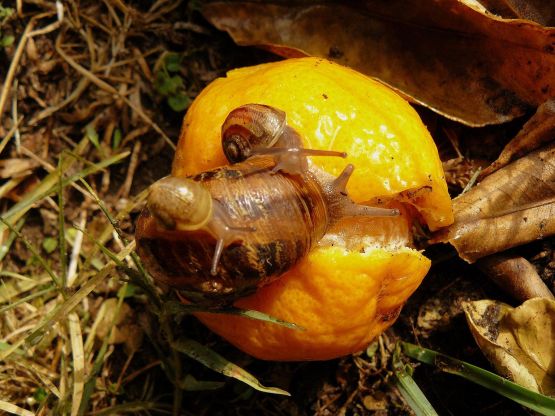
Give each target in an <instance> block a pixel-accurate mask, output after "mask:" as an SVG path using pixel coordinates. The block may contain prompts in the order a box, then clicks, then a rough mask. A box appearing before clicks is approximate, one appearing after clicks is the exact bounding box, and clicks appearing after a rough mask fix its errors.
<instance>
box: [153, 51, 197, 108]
mask: <svg viewBox="0 0 555 416" xmlns="http://www.w3.org/2000/svg"><path fill="white" fill-rule="evenodd" d="M182 62H183V55H182V54H178V53H174V52H170V53H167V54H165V55H164V56H163V58H162V63H161V65H160V66H159V69H158V71H157V72H156V79H155V81H154V88H156V91H157V92H158V94H160V95H161V96H163V97H165V98H166V102H167V103H168V105H169V106H170V108H171V109H172V110H173V111H176V112H180V111H183V110H185V109H186V108H187V107H188V106H189V104H190V102H191V99H190V98H189V96H188V95H187V92H186V91H185V85H184V82H183V78H182V77H181V76H180V75H179V70H180V68H181V64H182Z"/></svg>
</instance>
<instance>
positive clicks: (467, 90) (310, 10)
mask: <svg viewBox="0 0 555 416" xmlns="http://www.w3.org/2000/svg"><path fill="white" fill-rule="evenodd" d="M202 12H203V14H204V16H205V17H206V18H207V19H208V20H209V21H210V22H211V23H212V24H214V25H215V26H216V27H217V28H219V29H221V30H225V31H227V32H229V33H230V35H231V36H232V37H233V39H234V40H235V42H237V43H238V44H240V45H257V46H262V47H265V48H266V49H269V50H271V51H273V52H275V53H277V54H279V55H282V56H286V57H291V56H303V55H308V54H310V55H314V56H321V57H325V58H329V59H332V60H334V61H337V62H339V63H342V64H345V65H348V66H350V67H352V68H355V69H357V70H358V71H360V72H363V73H365V74H368V75H370V76H372V77H376V78H378V79H379V80H381V81H382V82H384V83H386V84H388V85H390V86H392V87H393V88H395V89H397V90H398V91H400V92H402V93H403V94H404V95H405V96H407V97H408V98H410V99H412V100H413V101H415V102H417V103H420V104H422V105H425V106H427V107H429V108H431V109H432V110H434V111H436V112H438V113H439V114H442V115H444V116H446V117H449V118H451V119H453V120H457V121H460V122H462V123H465V124H467V125H470V126H484V125H487V124H498V123H503V122H506V121H509V120H511V119H513V118H515V117H518V116H521V115H523V114H524V112H525V111H526V110H527V109H530V108H531V107H535V106H537V105H539V104H541V103H543V102H544V101H546V100H547V99H549V98H550V97H553V96H554V95H555V29H549V28H543V27H541V26H539V25H537V24H535V23H532V22H529V21H526V20H504V19H501V18H498V17H495V16H493V15H491V14H486V13H484V12H483V11H479V10H477V9H475V8H473V7H469V6H467V5H465V4H463V3H461V2H460V1H456V0H438V1H427V2H422V1H416V0H411V1H407V0H404V1H401V0H397V1H389V2H383V1H376V0H374V1H350V2H339V1H325V2H324V1H322V2H299V1H289V2H278V1H274V2H254V1H235V2H215V3H208V4H206V5H205V6H204V7H203V9H202Z"/></svg>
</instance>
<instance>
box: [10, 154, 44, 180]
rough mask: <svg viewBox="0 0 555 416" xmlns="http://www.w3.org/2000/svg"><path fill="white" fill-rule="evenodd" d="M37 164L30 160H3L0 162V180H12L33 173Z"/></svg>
mask: <svg viewBox="0 0 555 416" xmlns="http://www.w3.org/2000/svg"><path fill="white" fill-rule="evenodd" d="M38 165H39V164H38V163H37V162H36V161H34V160H31V159H18V158H12V159H3V160H0V178H2V179H6V178H13V177H16V176H27V175H29V174H31V173H33V170H34V169H35V168H36V167H37V166H38Z"/></svg>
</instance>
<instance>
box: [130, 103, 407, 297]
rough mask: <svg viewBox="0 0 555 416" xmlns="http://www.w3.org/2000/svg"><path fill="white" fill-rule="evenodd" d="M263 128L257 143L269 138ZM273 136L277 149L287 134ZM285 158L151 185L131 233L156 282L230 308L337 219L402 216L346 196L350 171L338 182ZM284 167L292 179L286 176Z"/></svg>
mask: <svg viewBox="0 0 555 416" xmlns="http://www.w3.org/2000/svg"><path fill="white" fill-rule="evenodd" d="M257 109H262V110H263V111H265V112H267V113H268V114H272V113H274V114H276V113H278V111H279V110H275V109H272V108H271V107H265V106H258V107H257ZM237 114H238V113H236V114H234V116H236V115H237ZM260 116H263V114H261V115H260ZM228 119H229V117H228ZM242 119H243V120H244V118H242ZM257 123H258V122H257ZM258 126H259V124H257V126H256V127H255V128H258ZM272 126H273V125H272V123H270V127H272ZM282 127H283V126H282ZM284 130H286V131H287V130H290V131H293V130H292V129H289V128H285V129H284ZM261 131H262V133H263V134H259V135H257V136H260V137H262V136H264V135H266V134H267V133H268V131H266V130H265V127H264V128H263V129H262V130H261ZM293 133H294V134H296V133H295V132H294V131H293ZM287 134H290V133H289V132H288V133H287ZM224 135H225V133H224ZM278 136H279V137H277V139H275V138H274V139H273V140H274V144H275V142H280V140H282V137H281V136H283V130H282V132H281V133H278ZM270 142H271V141H270ZM270 146H271V145H270ZM296 148H300V147H299V146H297V147H296ZM258 149H259V148H258V147H255V150H254V155H255V156H256V155H259V156H260V155H262V154H267V153H265V152H264V151H263V150H262V151H259V150H258ZM230 153H231V152H230ZM238 153H239V152H237V154H238ZM336 153H338V152H336ZM292 154H294V155H295V154H296V155H299V154H301V155H304V153H302V152H297V151H293V152H292ZM287 155H289V153H287V152H285V153H279V159H278V160H277V162H276V159H275V158H273V157H271V156H275V154H273V155H272V154H270V157H268V156H262V157H253V156H252V154H249V155H248V157H247V159H246V160H245V161H243V162H238V163H234V164H232V165H230V166H223V167H220V168H216V169H213V170H210V171H206V172H202V173H200V174H198V175H195V176H192V177H173V176H169V177H165V178H162V179H161V180H159V181H158V182H156V183H154V184H153V185H152V186H151V188H150V193H149V196H148V198H147V207H146V209H145V210H144V211H143V212H142V213H141V216H140V218H139V221H138V224H137V231H136V241H137V249H138V252H139V255H140V256H141V258H142V259H143V261H144V263H145V265H146V267H147V269H148V270H149V271H150V273H151V274H152V275H153V277H154V278H155V279H156V280H158V281H161V282H163V283H165V284H167V285H169V286H172V287H175V288H177V289H180V290H182V291H185V292H186V296H187V297H188V298H190V299H191V300H203V299H207V298H210V299H219V300H220V301H221V302H227V301H228V300H229V301H231V300H233V299H235V298H237V297H240V296H244V295H246V294H249V293H251V292H253V291H255V290H256V288H257V287H260V286H263V285H265V284H268V283H270V282H271V281H273V280H275V279H276V278H278V277H279V276H281V275H282V274H283V273H285V272H286V271H287V270H289V269H290V268H291V267H293V266H294V265H295V264H296V263H297V262H298V261H299V260H300V259H301V258H303V257H304V256H305V255H306V254H307V253H308V252H309V251H310V249H311V248H312V247H313V246H314V245H315V244H316V243H317V242H318V241H319V240H320V239H321V238H322V237H323V236H324V234H325V233H326V230H327V229H328V228H329V227H330V226H331V225H333V224H334V223H336V222H337V221H338V220H339V219H340V218H343V217H348V216H394V215H398V214H399V212H398V210H395V209H384V208H374V207H369V206H366V205H359V204H355V203H354V202H353V201H352V200H351V199H350V198H349V197H348V195H347V192H346V185H347V182H348V180H349V178H350V176H351V174H352V172H353V169H354V167H353V165H350V164H349V165H347V166H346V167H345V169H344V170H343V172H342V173H341V174H340V175H339V176H338V177H336V178H334V177H333V176H331V175H329V174H328V173H326V172H324V171H322V170H320V169H318V168H315V167H308V163H307V162H306V161H302V160H296V161H295V162H294V163H293V164H292V165H289V164H288V160H287ZM333 155H334V156H336V154H333ZM302 157H304V156H302ZM302 157H301V158H302ZM294 159H295V158H294ZM297 159H298V158H297ZM233 160H235V159H232V160H230V161H233ZM299 162H301V163H299ZM283 166H285V167H286V168H289V167H292V168H293V169H294V170H295V172H291V174H290V173H285V172H283V171H282V167H283ZM276 168H278V169H276ZM299 168H300V169H301V170H300V171H298V170H297V169H299ZM286 172H289V170H288V169H286Z"/></svg>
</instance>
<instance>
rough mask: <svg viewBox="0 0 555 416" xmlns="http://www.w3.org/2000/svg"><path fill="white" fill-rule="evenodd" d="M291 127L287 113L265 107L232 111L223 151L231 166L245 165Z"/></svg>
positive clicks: (250, 106) (224, 134)
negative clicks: (245, 161)
mask: <svg viewBox="0 0 555 416" xmlns="http://www.w3.org/2000/svg"><path fill="white" fill-rule="evenodd" d="M286 126H287V122H286V116H285V113H284V112H283V111H281V110H278V109H277V108H274V107H270V106H267V105H263V104H247V105H244V106H241V107H238V108H236V109H234V110H233V111H231V112H230V113H229V115H228V116H227V117H226V119H225V121H224V123H223V124H222V149H223V151H224V154H225V156H226V158H227V160H229V162H231V163H238V162H242V161H244V160H246V159H248V158H249V157H251V156H252V155H253V153H255V152H256V151H257V150H260V149H266V148H269V147H272V146H274V145H275V144H276V142H277V141H278V139H279V138H280V137H281V136H282V135H283V132H284V130H285V128H286Z"/></svg>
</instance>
